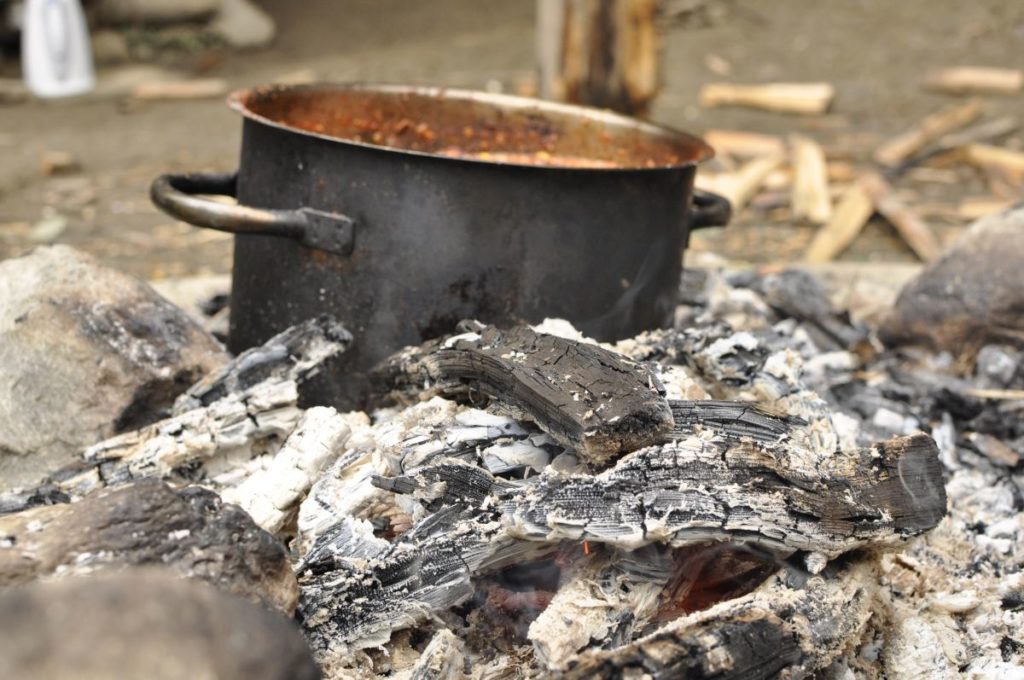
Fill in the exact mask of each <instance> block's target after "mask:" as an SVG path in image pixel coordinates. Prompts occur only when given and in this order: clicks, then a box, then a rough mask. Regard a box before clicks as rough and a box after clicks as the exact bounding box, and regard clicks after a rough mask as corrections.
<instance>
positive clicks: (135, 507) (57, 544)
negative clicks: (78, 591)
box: [0, 480, 298, 613]
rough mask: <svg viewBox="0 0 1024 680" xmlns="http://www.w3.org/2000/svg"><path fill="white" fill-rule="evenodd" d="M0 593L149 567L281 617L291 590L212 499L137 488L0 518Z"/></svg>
mask: <svg viewBox="0 0 1024 680" xmlns="http://www.w3.org/2000/svg"><path fill="white" fill-rule="evenodd" d="M0 536H2V537H5V538H6V540H7V542H8V543H9V544H10V545H8V546H7V547H0V585H10V584H19V583H25V582H28V581H32V580H35V579H38V578H42V577H54V576H68V575H72V574H74V573H76V572H78V571H86V572H88V571H93V570H97V569H101V568H118V567H124V566H127V565H147V564H157V565H164V566H167V567H170V568H171V569H173V570H175V571H176V572H178V573H179V574H182V575H184V576H188V577H190V578H197V579H201V580H204V581H208V582H210V583H212V584H214V585H216V586H217V587H219V588H221V589H223V590H226V591H228V592H231V593H234V594H237V595H242V596H244V597H248V598H250V599H254V600H258V601H262V602H264V603H266V604H268V605H271V606H275V607H277V608H279V609H281V610H282V611H285V612H288V613H291V612H292V611H293V610H294V609H295V603H296V600H297V599H298V587H297V585H296V582H295V576H294V575H293V574H292V569H291V565H290V564H289V562H288V555H287V553H286V551H285V548H284V545H282V544H281V543H280V542H279V541H278V540H277V539H275V538H274V537H273V536H271V535H270V534H268V533H267V532H265V531H263V530H262V529H260V528H259V527H258V526H256V525H255V524H254V523H253V521H252V519H251V518H250V517H249V516H248V515H247V514H245V513H244V512H243V511H242V510H241V509H239V508H238V507H236V506H234V505H229V504H226V503H222V502H221V500H220V498H219V497H218V496H217V494H215V493H213V492H210V491H206V490H205V489H200V488H197V487H190V488H186V489H181V490H174V489H171V488H170V487H168V486H167V485H165V484H162V483H160V482H158V481H156V480H144V481H141V482H136V483H134V484H131V485H128V486H124V487H121V488H119V489H115V490H112V491H104V492H100V493H97V494H93V495H90V496H88V497H86V498H84V499H82V500H80V501H77V502H74V503H70V504H64V505H54V506H44V507H38V508H33V509H31V510H26V511H24V512H20V513H16V514H10V515H4V516H3V517H0Z"/></svg>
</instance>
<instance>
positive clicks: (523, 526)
mask: <svg viewBox="0 0 1024 680" xmlns="http://www.w3.org/2000/svg"><path fill="white" fill-rule="evenodd" d="M496 495H497V503H498V505H499V507H500V508H501V519H502V522H503V523H504V524H505V525H506V526H507V527H508V530H509V533H510V534H511V535H513V536H515V537H517V538H520V539H525V540H532V541H554V540H572V541H592V542H594V543H606V544H609V545H613V546H616V547H621V548H626V549H635V548H638V547H642V546H644V545H648V544H651V543H663V544H667V545H672V546H684V545H692V544H696V543H701V542H704V541H708V540H733V541H738V542H743V543H750V544H754V545H757V546H760V547H762V548H765V549H768V550H771V551H775V552H779V553H783V554H786V553H791V552H793V551H795V550H804V551H808V552H812V553H820V554H823V555H826V556H828V557H835V556H837V555H840V554H842V553H844V552H846V551H848V550H852V549H854V548H857V547H861V546H864V545H867V544H869V543H873V544H886V543H889V544H892V543H895V542H897V541H899V540H900V539H905V538H907V537H909V536H913V535H915V534H917V533H920V532H922V531H925V530H927V529H930V528H932V527H934V526H935V525H936V524H937V523H938V522H939V520H940V519H942V517H943V515H944V514H945V511H946V497H945V492H944V490H943V487H942V470H941V465H940V464H939V461H938V450H937V449H936V447H935V443H934V441H932V439H931V438H930V437H928V436H926V435H917V436H912V437H903V438H899V439H894V440H891V441H889V442H885V443H881V444H877V445H875V446H874V447H872V448H870V449H867V450H860V451H851V452H840V453H836V454H835V455H833V456H829V457H827V458H824V459H823V458H820V457H817V456H813V455H810V452H809V451H806V450H802V447H800V446H799V445H798V444H797V443H796V442H795V441H793V440H792V439H791V438H790V437H784V438H783V441H782V442H780V443H779V444H778V445H775V446H757V445H755V444H752V443H748V442H740V443H736V444H729V443H727V442H725V441H723V440H717V441H716V439H715V438H713V437H703V438H702V437H689V438H687V439H683V440H680V441H676V442H672V443H670V444H665V445H662V446H657V447H651V448H647V449H643V450H641V451H637V452H636V453H633V454H630V455H629V456H627V457H626V458H623V459H622V460H621V461H620V462H619V463H618V464H617V465H616V466H615V468H613V469H611V470H608V471H606V472H604V473H602V474H600V475H593V476H592V475H570V476H563V475H550V474H543V475H541V476H540V477H538V478H536V481H534V482H533V483H532V484H527V485H526V487H525V488H522V487H515V488H511V489H503V490H500V491H498V492H497V494H496Z"/></svg>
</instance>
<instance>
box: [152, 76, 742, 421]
mask: <svg viewBox="0 0 1024 680" xmlns="http://www.w3.org/2000/svg"><path fill="white" fill-rule="evenodd" d="M229 101H230V104H231V106H232V107H233V108H234V109H236V110H237V111H239V112H241V113H242V114H243V115H244V116H245V122H244V127H243V131H242V154H241V162H240V164H239V169H238V173H237V175H208V174H191V175H177V176H174V175H171V176H166V175H165V176H162V177H160V178H158V179H157V180H156V181H155V182H154V183H153V187H152V198H153V201H154V202H155V203H156V204H157V205H158V206H160V207H161V208H162V209H164V210H165V211H167V212H168V213H170V214H171V215H173V216H175V217H177V218H179V219H183V220H185V221H187V222H191V223H192V224H195V225H198V226H202V227H209V228H213V229H222V230H226V231H231V232H235V233H236V234H237V237H236V239H235V260H234V274H233V287H232V292H231V330H230V342H229V344H230V349H231V350H232V351H236V352H237V351H240V350H243V349H246V348H248V347H251V346H253V345H256V344H259V343H261V342H263V341H265V340H267V339H268V338H269V337H271V336H272V335H274V334H275V333H277V332H279V331H281V330H283V329H285V328H287V327H288V326H290V325H293V324H295V323H297V322H299V321H302V320H304V319H306V318H309V317H311V316H314V315H317V314H320V313H324V312H328V313H331V314H334V315H335V316H336V317H337V318H338V319H340V320H341V321H342V322H343V323H344V324H345V325H346V326H347V327H348V329H349V330H350V331H351V332H352V333H353V335H354V336H355V343H354V344H353V346H352V348H351V349H350V350H349V352H348V353H347V354H346V355H345V357H344V358H343V360H342V361H341V362H340V363H339V365H337V366H334V367H332V369H331V371H329V375H326V376H323V379H322V380H320V381H319V383H318V384H317V386H316V387H315V394H313V395H312V401H316V402H320V403H328V404H334V405H337V406H339V407H342V408H349V407H356V406H359V405H360V404H361V403H362V402H363V400H364V398H365V396H366V391H367V382H366V372H367V370H368V369H369V368H371V367H372V366H373V365H374V364H375V363H377V362H378V361H379V360H381V359H383V358H384V357H386V356H387V355H389V354H390V353H392V352H394V351H395V350H397V349H399V348H401V347H403V346H405V345H409V344H416V343H419V342H421V341H423V340H425V339H428V338H431V337H435V336H438V335H441V334H444V333H448V332H451V331H452V330H453V328H454V325H455V323H456V322H457V321H459V320H461V319H463V318H476V319H480V320H481V321H484V322H487V323H492V324H497V325H509V324H516V323H520V322H538V321H541V320H542V319H544V318H545V317H562V318H566V319H568V320H569V321H571V322H573V324H575V325H576V326H577V328H579V329H580V330H581V331H583V332H584V333H586V334H587V335H590V336H593V337H595V338H598V339H601V340H614V339H618V338H623V337H628V336H631V335H635V334H636V333H638V332H640V331H642V330H644V329H650V328H656V327H663V326H666V325H669V324H670V323H671V321H672V316H673V310H674V308H675V304H676V299H677V290H678V285H679V276H680V273H681V268H682V257H681V256H682V251H683V249H684V248H685V246H686V243H687V240H688V235H689V232H690V231H691V230H693V229H698V228H701V227H707V226H712V225H721V224H724V223H725V222H726V221H727V220H728V216H729V205H728V202H726V201H725V200H724V199H722V198H720V197H717V196H713V195H710V194H702V193H697V194H694V193H693V181H694V175H695V174H696V166H697V163H699V162H700V161H703V160H706V159H708V158H710V157H711V156H712V153H713V152H712V150H711V148H710V147H708V145H707V144H705V143H704V142H703V141H701V140H699V139H697V138H695V137H691V136H689V135H685V134H683V133H680V132H676V131H674V130H669V129H666V128H662V127H658V126H654V125H651V124H648V123H644V122H640V121H637V120H633V119H631V118H626V117H623V116H619V115H615V114H612V113H608V112H604V111H598V110H594V109H588V108H584V107H577V106H567V105H562V104H554V103H549V102H542V101H537V100H532V99H525V98H520V97H510V96H504V95H493V94H484V93H477V92H466V91H460V90H447V89H438V88H426V87H398V86H365V85H348V86H317V87H299V88H281V89H257V90H249V91H243V92H238V93H235V94H233V95H232V96H231V98H230V100H229ZM200 194H226V195H229V196H235V197H237V199H238V205H230V204H226V203H225V202H223V201H213V200H210V199H207V198H201V197H200V196H199V195H200ZM306 396H307V397H308V396H309V395H308V394H307V395H306Z"/></svg>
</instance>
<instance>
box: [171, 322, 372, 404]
mask: <svg viewBox="0 0 1024 680" xmlns="http://www.w3.org/2000/svg"><path fill="white" fill-rule="evenodd" d="M350 344H352V334H351V333H349V332H348V331H347V330H345V328H344V327H342V325H341V324H340V323H338V322H337V321H336V320H335V319H333V318H331V317H329V316H326V315H323V316H319V317H316V318H314V319H309V320H308V321H304V322H302V323H300V324H297V325H295V326H292V327H291V328H288V329H287V330H284V331H282V332H281V333H278V334H277V335H275V336H274V337H272V338H271V339H270V340H267V341H266V342H265V343H263V344H262V345H260V346H259V347H253V348H252V349H248V350H246V351H244V352H242V353H241V354H239V355H238V356H237V357H235V358H234V359H232V360H231V361H230V362H228V363H227V364H226V365H224V366H223V367H222V368H220V369H219V370H217V371H215V372H213V373H211V374H210V375H208V376H206V377H205V378H203V379H202V380H200V381H199V382H197V383H196V384H195V385H193V386H192V387H190V388H189V389H188V391H187V392H185V394H183V395H181V396H180V397H179V398H178V400H177V402H175V404H174V412H175V413H176V414H181V413H184V412H186V411H190V410H192V409H195V408H200V407H203V406H209V405H210V404H212V403H214V402H216V401H219V400H220V399H223V398H225V397H226V396H228V395H230V394H242V393H245V392H247V391H248V390H250V389H252V388H253V387H255V386H257V385H259V384H261V383H266V382H269V381H275V382H285V381H291V382H295V383H296V384H297V385H299V387H300V390H301V387H302V385H303V383H304V382H305V381H307V380H309V379H311V378H312V377H313V376H315V375H316V374H317V373H318V372H319V371H320V370H321V368H322V366H323V365H324V363H325V362H327V361H329V360H331V359H333V358H334V357H336V356H339V355H340V354H342V353H344V352H345V350H346V349H348V347H349V345H350Z"/></svg>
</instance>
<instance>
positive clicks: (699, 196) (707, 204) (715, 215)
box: [690, 189, 732, 231]
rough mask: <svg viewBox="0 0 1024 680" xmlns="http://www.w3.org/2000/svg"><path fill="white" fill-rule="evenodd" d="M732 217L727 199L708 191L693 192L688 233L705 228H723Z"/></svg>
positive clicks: (695, 190)
mask: <svg viewBox="0 0 1024 680" xmlns="http://www.w3.org/2000/svg"><path fill="white" fill-rule="evenodd" d="M731 217H732V206H731V205H730V204H729V199H727V198H725V197H724V196H719V195H718V194H713V193H711V192H710V191H702V190H700V189H694V190H693V208H691V209H690V231H693V230H694V229H705V228H707V227H724V226H725V225H727V224H728V223H729V218H731Z"/></svg>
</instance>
